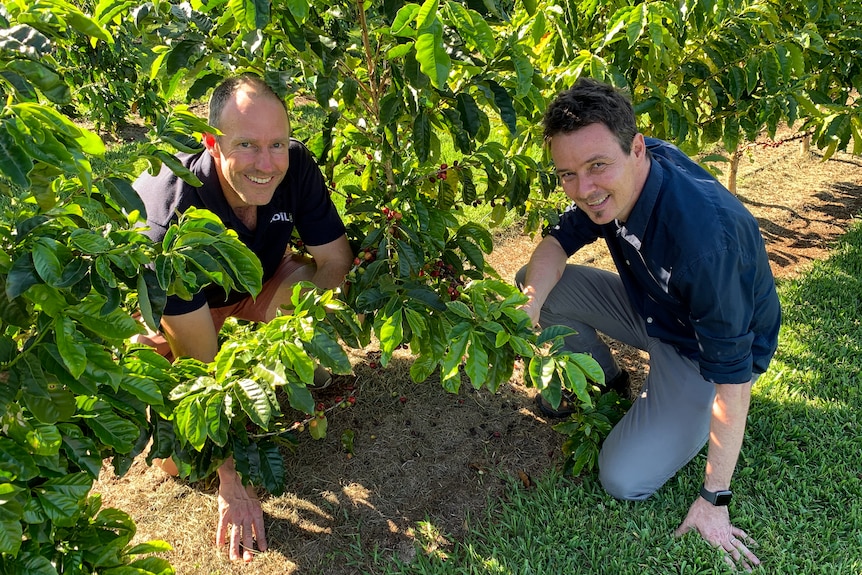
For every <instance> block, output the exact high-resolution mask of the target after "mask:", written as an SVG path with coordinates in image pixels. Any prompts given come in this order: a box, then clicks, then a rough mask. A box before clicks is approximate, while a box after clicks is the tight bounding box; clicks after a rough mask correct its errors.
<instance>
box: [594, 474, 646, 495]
mask: <svg viewBox="0 0 862 575" xmlns="http://www.w3.org/2000/svg"><path fill="white" fill-rule="evenodd" d="M599 481H600V482H601V484H602V487H603V488H604V490H605V491H607V492H608V494H609V495H610V496H611V497H613V498H614V499H621V500H623V501H642V500H644V499H647V498H648V497H649V496H650V495H652V494H653V493H654V492H655V490H654V489H649V488H647V487H646V486H644V485H643V484H642V483H641V482H640V481H638V478H637V477H632V476H631V475H628V476H624V475H622V474H612V473H602V472H601V470H599Z"/></svg>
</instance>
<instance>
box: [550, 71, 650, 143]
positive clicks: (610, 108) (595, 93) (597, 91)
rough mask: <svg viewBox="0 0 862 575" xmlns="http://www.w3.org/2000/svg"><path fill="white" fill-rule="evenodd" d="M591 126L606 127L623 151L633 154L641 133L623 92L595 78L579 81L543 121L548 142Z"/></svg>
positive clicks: (558, 98)
mask: <svg viewBox="0 0 862 575" xmlns="http://www.w3.org/2000/svg"><path fill="white" fill-rule="evenodd" d="M591 124H604V125H605V126H606V127H607V128H608V130H610V131H611V132H612V133H613V134H614V135H615V136H616V138H617V140H618V141H619V143H620V147H621V148H622V150H623V151H624V152H625V153H626V154H628V153H629V152H631V146H632V140H634V137H635V135H636V134H637V133H638V128H637V121H636V119H635V113H634V108H633V107H632V103H631V100H630V99H629V97H628V95H627V94H625V93H624V92H622V91H621V90H618V89H616V88H614V87H613V86H610V85H608V84H604V83H602V82H598V81H596V80H593V79H592V78H578V80H577V81H576V82H575V83H574V85H573V86H572V87H571V88H569V89H568V90H565V91H563V92H560V93H559V94H558V95H557V97H556V98H555V99H554V101H553V102H551V105H550V106H548V109H547V110H546V111H545V116H544V118H543V119H542V125H543V126H544V138H545V142H549V141H550V140H551V138H553V137H554V136H556V135H557V134H561V133H562V134H566V133H569V132H574V131H575V130H580V129H581V128H585V127H587V126H589V125H591Z"/></svg>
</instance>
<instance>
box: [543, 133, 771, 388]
mask: <svg viewBox="0 0 862 575" xmlns="http://www.w3.org/2000/svg"><path fill="white" fill-rule="evenodd" d="M646 143H647V149H648V150H649V153H650V172H649V177H648V178H647V181H646V184H645V185H644V188H643V190H642V191H641V194H640V196H639V197H638V199H637V201H636V202H635V205H634V208H633V209H632V212H631V214H630V215H629V218H628V221H626V222H618V221H615V222H611V223H609V224H605V225H596V224H595V223H593V222H592V220H590V218H589V216H587V215H586V214H585V213H584V212H583V210H580V209H578V208H577V207H575V206H572V207H571V208H569V209H568V210H567V211H566V212H565V213H563V214H562V215H561V219H560V223H559V225H558V226H556V227H554V228H553V229H552V230H550V232H549V233H550V235H552V236H553V237H554V238H556V239H557V240H558V241H559V242H560V245H561V246H562V247H563V249H564V250H565V251H566V253H567V254H568V255H572V254H573V253H575V252H576V251H577V250H579V249H580V248H581V247H583V246H585V245H587V244H589V243H592V242H593V241H595V240H596V239H598V238H600V237H601V238H604V239H605V241H606V242H607V244H608V247H609V249H610V253H611V256H612V257H613V260H614V263H615V264H616V267H617V270H618V272H619V274H620V278H621V279H622V282H623V285H624V286H625V289H626V293H627V294H628V297H629V299H630V300H631V303H632V305H633V306H634V308H635V310H637V312H638V313H639V314H640V315H641V316H642V317H643V318H644V321H645V322H646V328H647V333H648V334H649V335H650V336H652V337H656V338H659V339H660V340H662V341H664V342H666V343H669V344H671V345H673V346H675V347H676V348H677V350H679V352H680V353H681V354H683V355H685V356H687V357H690V358H692V359H694V360H695V361H697V362H698V363H699V365H700V372H701V375H702V376H703V377H704V379H706V380H708V381H711V382H714V383H745V382H748V381H749V380H750V379H751V376H752V374H753V373H763V372H764V371H766V368H767V367H768V366H769V362H770V360H771V359H772V355H773V354H774V353H775V349H776V347H777V344H778V330H779V327H780V325H781V307H780V304H779V301H778V295H777V293H776V291H775V280H774V278H773V276H772V271H771V269H770V267H769V259H768V257H767V254H766V247H765V245H764V242H763V237H762V236H761V234H760V228H759V226H758V223H757V220H756V219H755V218H754V216H752V215H751V213H750V212H749V211H748V210H747V209H746V208H745V206H743V205H742V203H741V202H740V201H739V200H738V199H737V198H736V197H735V196H734V195H732V194H731V193H730V192H728V191H727V189H726V188H724V187H723V186H722V185H721V184H720V183H718V182H717V181H716V180H715V178H713V177H712V176H711V175H710V174H709V173H708V172H707V171H706V170H704V169H703V168H701V167H700V166H699V165H698V164H697V163H696V162H694V161H692V160H691V159H690V158H689V157H688V156H686V155H685V154H683V153H682V152H681V151H680V150H679V149H678V148H676V147H675V146H673V145H671V144H668V143H667V142H663V141H661V140H655V139H652V138H646Z"/></svg>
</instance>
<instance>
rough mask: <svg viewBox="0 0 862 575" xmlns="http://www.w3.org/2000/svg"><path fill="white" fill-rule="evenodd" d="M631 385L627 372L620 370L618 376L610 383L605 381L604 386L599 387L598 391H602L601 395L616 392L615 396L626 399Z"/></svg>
mask: <svg viewBox="0 0 862 575" xmlns="http://www.w3.org/2000/svg"><path fill="white" fill-rule="evenodd" d="M631 385H632V381H631V377H629V372H627V371H626V370H624V369H621V370H620V373H619V375H617V376H616V377H615V378H613V379H612V380H610V381H605V383H604V385H600V386H599V389H601V390H602V393H605V392H608V391H616V392H617V395H619V396H620V397H622V398H623V399H628V397H629V392H630V391H631Z"/></svg>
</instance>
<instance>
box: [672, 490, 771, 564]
mask: <svg viewBox="0 0 862 575" xmlns="http://www.w3.org/2000/svg"><path fill="white" fill-rule="evenodd" d="M692 530H695V531H697V532H698V533H700V535H701V537H703V538H704V539H706V541H707V542H708V543H709V544H710V545H712V546H713V547H720V548H721V549H723V550H724V553H725V559H726V560H727V562H728V563H729V564H730V566H731V567H734V566H739V567H742V568H743V569H745V570H746V571H751V569H752V568H753V567H756V566H757V565H760V559H758V558H757V556H756V555H755V554H754V553H752V552H751V550H750V549H749V548H748V546H749V545H751V546H756V545H757V542H755V541H754V540H753V539H752V538H751V537H749V536H748V534H747V533H746V532H745V531H743V530H742V529H739V528H738V527H734V526H733V525H731V523H730V513H729V511H728V509H727V507H725V506H718V507H717V506H714V505H712V504H711V503H710V502H708V501H706V500H704V499H703V498H701V497H698V498H697V500H696V501H695V502H694V503H693V504H692V506H691V507H690V508H689V510H688V515H686V517H685V520H684V521H683V522H682V524H680V526H679V527H678V528H677V530H676V531H674V535H675V536H676V537H680V536H682V535H685V534H686V533H688V532H689V531H692Z"/></svg>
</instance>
